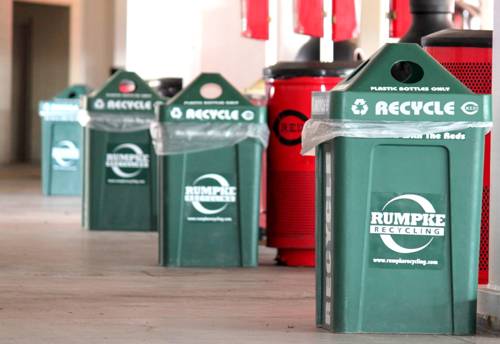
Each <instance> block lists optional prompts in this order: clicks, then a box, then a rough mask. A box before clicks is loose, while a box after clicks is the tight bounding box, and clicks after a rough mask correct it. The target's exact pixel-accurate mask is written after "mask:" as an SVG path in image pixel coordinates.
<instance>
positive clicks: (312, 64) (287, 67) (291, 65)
mask: <svg viewBox="0 0 500 344" xmlns="http://www.w3.org/2000/svg"><path fill="white" fill-rule="evenodd" d="M360 64H361V62H360V61H336V62H319V61H308V62H278V63H277V64H275V65H274V66H271V67H267V68H265V69H264V77H265V78H268V79H271V78H272V79H284V78H297V77H304V76H305V77H307V76H310V77H340V78H343V77H346V76H347V75H349V74H350V73H351V72H352V71H353V70H354V69H356V68H357V67H358V66H359V65H360Z"/></svg>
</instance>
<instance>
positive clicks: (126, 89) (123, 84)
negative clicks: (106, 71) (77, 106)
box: [84, 70, 165, 117]
mask: <svg viewBox="0 0 500 344" xmlns="http://www.w3.org/2000/svg"><path fill="white" fill-rule="evenodd" d="M164 101H165V99H164V98H162V97H161V96H160V95H158V93H156V92H155V91H154V90H153V89H152V88H151V87H149V85H148V84H147V83H146V82H145V81H144V80H142V79H141V78H140V77H139V76H138V75H137V74H136V73H134V72H128V71H124V70H119V71H117V72H116V73H115V74H113V75H112V76H111V78H109V79H108V81H107V82H106V83H105V84H104V86H103V87H102V88H101V89H99V90H96V91H94V92H92V93H91V94H90V95H88V96H87V97H86V98H85V101H84V109H86V110H87V111H88V112H89V113H90V116H92V113H107V114H116V115H127V114H143V115H144V114H145V115H150V116H151V117H154V107H155V104H157V103H163V102H164Z"/></svg>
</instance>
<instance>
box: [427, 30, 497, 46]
mask: <svg viewBox="0 0 500 344" xmlns="http://www.w3.org/2000/svg"><path fill="white" fill-rule="evenodd" d="M492 37H493V34H492V31H491V30H455V29H446V30H441V31H438V32H434V33H432V34H430V35H427V36H425V37H423V38H422V46H424V47H471V48H491V46H492Z"/></svg>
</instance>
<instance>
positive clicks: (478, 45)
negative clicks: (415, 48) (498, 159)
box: [422, 30, 492, 284]
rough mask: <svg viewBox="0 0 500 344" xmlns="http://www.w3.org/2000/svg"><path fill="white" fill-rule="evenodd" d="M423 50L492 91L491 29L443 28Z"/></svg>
mask: <svg viewBox="0 0 500 344" xmlns="http://www.w3.org/2000/svg"><path fill="white" fill-rule="evenodd" d="M422 46H423V47H424V49H425V50H426V51H427V52H428V53H429V54H430V55H431V56H432V57H434V58H435V59H436V60H438V61H439V63H441V64H442V65H443V67H445V68H446V69H447V70H448V71H449V72H450V73H451V74H453V75H454V76H455V77H456V78H457V79H458V80H460V81H461V82H462V83H463V84H464V85H466V86H467V87H468V88H469V89H470V90H471V91H473V92H475V93H478V94H491V69H492V68H491V59H492V57H491V56H492V31H487V30H443V31H438V32H436V33H433V34H431V35H428V36H426V37H424V38H423V39H422ZM490 146H491V138H490V134H488V135H487V136H486V142H485V146H484V147H485V151H484V177H483V201H482V202H483V204H482V213H481V239H480V240H481V242H480V252H479V284H487V283H488V260H489V259H488V255H489V231H490V228H489V227H490V224H489V216H490V205H489V203H490Z"/></svg>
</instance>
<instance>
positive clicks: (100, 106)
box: [94, 98, 106, 110]
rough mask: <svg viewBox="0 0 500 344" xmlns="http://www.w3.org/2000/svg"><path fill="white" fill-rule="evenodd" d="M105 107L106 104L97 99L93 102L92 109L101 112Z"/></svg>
mask: <svg viewBox="0 0 500 344" xmlns="http://www.w3.org/2000/svg"><path fill="white" fill-rule="evenodd" d="M105 106H106V103H104V100H102V99H101V98H97V99H96V100H95V101H94V108H95V109H96V110H102V109H104V107H105Z"/></svg>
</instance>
